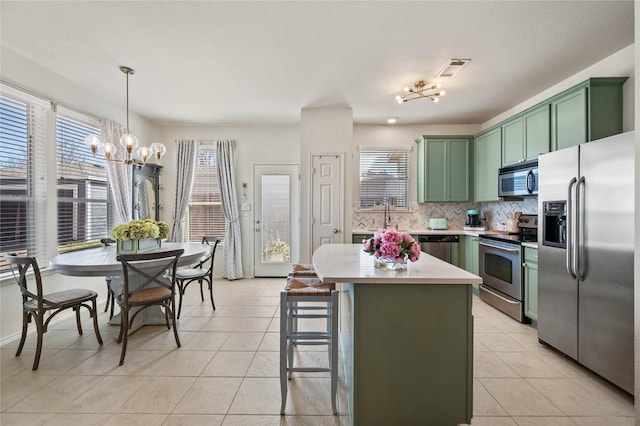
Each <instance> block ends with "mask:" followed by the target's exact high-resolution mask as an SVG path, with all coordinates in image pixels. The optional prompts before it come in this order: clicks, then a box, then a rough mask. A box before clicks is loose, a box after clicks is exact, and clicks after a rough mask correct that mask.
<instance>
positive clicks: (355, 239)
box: [351, 234, 373, 244]
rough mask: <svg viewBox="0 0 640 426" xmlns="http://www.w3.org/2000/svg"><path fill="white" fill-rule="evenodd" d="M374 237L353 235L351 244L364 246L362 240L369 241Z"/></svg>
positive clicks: (370, 235)
mask: <svg viewBox="0 0 640 426" xmlns="http://www.w3.org/2000/svg"><path fill="white" fill-rule="evenodd" d="M371 237H373V234H353V235H352V237H351V242H352V243H353V244H362V240H364V239H369V238H371Z"/></svg>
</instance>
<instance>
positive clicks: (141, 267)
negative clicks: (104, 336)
mask: <svg viewBox="0 0 640 426" xmlns="http://www.w3.org/2000/svg"><path fill="white" fill-rule="evenodd" d="M183 253H184V249H179V250H171V251H161V252H152V253H138V254H121V255H119V256H118V257H116V259H117V260H118V261H119V262H120V263H122V277H123V281H124V286H123V288H122V293H121V294H120V295H118V296H116V303H118V305H119V306H120V334H119V335H118V343H122V352H121V354H120V365H122V364H123V363H124V357H125V354H126V352H127V340H128V335H129V329H130V328H131V324H132V323H133V320H134V319H135V317H136V316H137V315H138V314H139V313H140V312H143V311H144V310H145V309H147V308H149V307H151V306H160V307H162V308H163V309H164V314H165V320H166V322H167V329H169V328H171V327H172V326H173V334H174V336H175V338H176V344H177V345H178V347H180V346H181V344H180V338H179V337H178V329H177V327H176V312H175V306H176V297H175V296H176V294H175V288H176V266H177V264H178V259H180V256H182V254H183ZM136 308H138V309H136ZM170 317H171V321H172V323H171V325H170V324H169V318H170Z"/></svg>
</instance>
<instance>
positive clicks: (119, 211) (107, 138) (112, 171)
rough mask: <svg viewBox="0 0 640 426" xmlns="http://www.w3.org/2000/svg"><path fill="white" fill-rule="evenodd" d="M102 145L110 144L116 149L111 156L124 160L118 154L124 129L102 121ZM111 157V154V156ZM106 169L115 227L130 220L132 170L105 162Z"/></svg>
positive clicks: (120, 150)
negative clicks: (115, 152) (113, 209)
mask: <svg viewBox="0 0 640 426" xmlns="http://www.w3.org/2000/svg"><path fill="white" fill-rule="evenodd" d="M100 128H101V132H102V141H103V143H107V142H109V143H112V144H113V145H115V147H116V151H117V154H115V156H112V158H116V159H124V158H125V157H124V156H123V155H120V153H121V152H122V151H123V149H122V148H121V147H120V136H121V135H123V134H124V129H123V128H122V127H120V125H119V124H117V123H114V122H113V121H109V120H102V121H101V123H100ZM112 155H113V154H112ZM105 167H106V169H107V179H108V181H109V188H111V196H112V197H113V202H114V206H115V217H114V221H115V225H117V224H120V223H126V222H128V221H130V220H131V218H132V215H133V210H132V206H131V204H132V201H131V199H132V198H131V197H132V186H133V168H132V167H131V166H130V165H128V164H123V163H115V162H110V161H107V162H106V165H105Z"/></svg>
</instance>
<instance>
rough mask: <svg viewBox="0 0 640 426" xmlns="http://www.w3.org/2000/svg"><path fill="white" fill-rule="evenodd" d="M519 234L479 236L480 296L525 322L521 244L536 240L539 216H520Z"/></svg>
mask: <svg viewBox="0 0 640 426" xmlns="http://www.w3.org/2000/svg"><path fill="white" fill-rule="evenodd" d="M518 227H519V229H520V233H519V234H511V235H504V234H485V235H480V246H479V253H480V259H479V266H480V277H482V281H483V283H482V284H481V285H480V298H481V299H482V300H484V301H485V302H486V303H488V304H490V305H492V306H494V307H495V308H497V309H499V310H501V311H502V312H504V313H505V314H507V315H509V316H510V317H512V318H514V319H516V320H518V321H520V322H526V321H527V319H526V317H525V316H524V283H523V280H522V261H523V259H522V243H523V242H537V241H538V216H537V215H530V214H527V215H522V216H520V218H519V220H518Z"/></svg>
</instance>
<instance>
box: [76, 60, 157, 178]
mask: <svg viewBox="0 0 640 426" xmlns="http://www.w3.org/2000/svg"><path fill="white" fill-rule="evenodd" d="M120 71H122V72H123V73H124V74H125V75H126V76H127V129H126V131H125V133H124V135H122V136H121V137H120V145H121V147H122V149H123V150H124V152H125V153H126V156H125V158H123V159H120V158H115V155H116V153H117V150H118V148H117V147H116V146H115V145H114V144H112V143H110V142H103V141H102V139H101V138H100V136H98V135H93V134H92V135H88V136H86V137H85V138H84V141H85V143H86V144H87V145H89V147H90V148H91V152H93V155H94V156H95V155H96V152H98V149H100V148H102V150H103V151H104V157H105V158H106V159H107V161H111V162H114V163H124V164H136V165H138V166H144V165H145V164H146V163H147V160H148V159H149V157H150V156H153V157H155V158H156V162H158V161H159V160H160V158H161V157H162V156H163V155H164V154H165V153H166V152H167V148H166V147H165V146H164V145H163V144H161V143H157V142H156V143H153V144H151V146H150V147H146V146H138V145H139V142H138V138H137V137H136V135H134V134H133V133H131V130H130V129H129V76H130V75H133V74H135V70H134V69H133V68H129V67H125V66H122V67H120ZM135 149H137V151H136V153H137V154H138V157H139V158H140V159H139V160H135V159H133V158H131V153H132V152H133V150H135Z"/></svg>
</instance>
